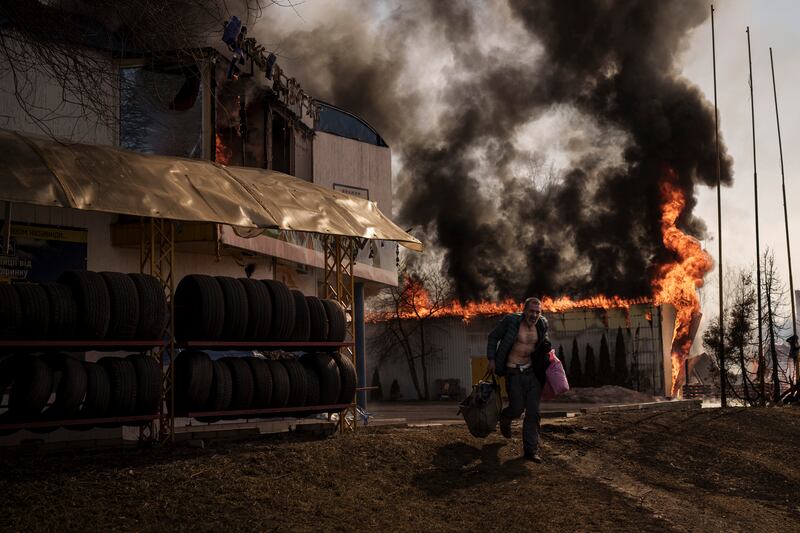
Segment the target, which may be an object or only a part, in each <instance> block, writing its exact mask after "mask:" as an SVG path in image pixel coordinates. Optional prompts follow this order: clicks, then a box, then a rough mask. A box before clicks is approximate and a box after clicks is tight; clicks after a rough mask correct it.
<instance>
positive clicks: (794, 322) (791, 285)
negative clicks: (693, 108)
mask: <svg viewBox="0 0 800 533" xmlns="http://www.w3.org/2000/svg"><path fill="white" fill-rule="evenodd" d="M769 66H770V68H771V69H772V95H773V96H774V97H775V122H776V123H777V125H778V153H779V154H780V158H781V189H782V190H783V220H784V223H785V225H786V255H787V257H788V258H789V301H790V302H791V304H792V335H793V336H794V340H793V342H792V346H794V343H796V342H797V315H796V311H795V305H794V278H793V277H792V246H791V244H790V243H789V209H788V207H787V205H786V174H785V173H784V169H783V145H782V144H781V117H780V115H779V114H778V89H777V88H776V84H775V63H774V61H773V60H772V47H771V46H770V48H769ZM795 357H796V359H795V361H794V368H795V384H798V383H800V372H798V371H797V369H798V363H800V354H795Z"/></svg>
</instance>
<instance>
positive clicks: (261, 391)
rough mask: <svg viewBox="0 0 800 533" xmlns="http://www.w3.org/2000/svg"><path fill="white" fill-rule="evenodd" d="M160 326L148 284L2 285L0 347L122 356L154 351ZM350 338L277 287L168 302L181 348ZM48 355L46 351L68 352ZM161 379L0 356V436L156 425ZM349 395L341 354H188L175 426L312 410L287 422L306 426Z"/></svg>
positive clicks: (223, 288) (331, 319)
mask: <svg viewBox="0 0 800 533" xmlns="http://www.w3.org/2000/svg"><path fill="white" fill-rule="evenodd" d="M167 320H168V310H167V302H166V298H165V296H164V292H163V289H162V285H161V283H160V281H159V280H158V279H156V278H154V277H152V276H148V275H145V274H121V273H115V272H87V271H68V272H65V273H64V274H63V275H62V276H61V277H60V278H59V279H58V281H57V282H55V283H38V284H37V283H14V284H0V340H11V341H16V340H19V341H44V340H50V341H53V340H55V341H58V340H64V341H67V340H74V341H83V342H86V344H85V345H83V344H81V347H80V348H83V349H94V348H99V349H103V348H102V347H98V345H92V341H117V342H115V343H112V344H108V345H107V346H105V349H114V350H118V349H120V348H119V347H120V346H125V341H134V340H135V341H143V340H145V341H147V340H150V341H154V342H153V344H154V345H155V344H158V343H159V342H160V341H159V339H161V338H162V337H163V332H164V329H165V326H166V324H167ZM345 331H346V319H345V313H344V310H343V309H342V307H341V305H340V304H339V303H338V302H336V301H334V300H325V299H320V298H317V297H314V296H305V295H303V293H302V292H300V291H298V290H294V289H289V288H288V287H287V286H286V285H285V284H283V283H281V282H279V281H275V280H263V281H262V280H254V279H249V278H242V279H235V278H231V277H224V276H217V277H212V276H206V275H189V276H186V277H184V278H183V279H182V280H181V282H180V283H179V284H178V287H177V289H176V291H175V334H176V338H177V340H178V342H179V343H180V342H184V341H190V340H195V341H252V343H253V347H257V346H258V345H259V344H260V343H264V342H287V343H294V346H297V344H298V343H314V342H329V343H340V342H342V341H344V339H345V336H346V333H345ZM21 344H24V343H21ZM55 344H56V346H54V347H53V348H52V349H53V350H62V349H66V348H64V347H63V346H58V345H57V343H55ZM80 348H78V349H80ZM336 348H337V347H336V346H335V345H334V346H330V347H326V348H318V349H323V350H324V349H330V350H336ZM28 350H33V348H31V349H28ZM161 375H162V368H161V366H160V364H159V362H158V360H157V359H156V358H154V357H152V356H148V355H144V354H130V355H128V356H126V357H103V358H101V359H100V360H99V361H97V362H86V361H82V360H79V359H78V358H76V357H75V356H74V355H71V354H68V353H60V352H56V351H52V352H48V353H22V352H14V353H5V354H3V353H0V399H2V401H0V405H2V406H1V407H0V425H14V424H17V425H25V424H29V423H36V427H32V428H30V429H31V430H32V431H39V432H45V431H51V430H54V429H56V428H58V427H60V426H61V425H62V424H61V423H64V422H66V421H72V423H70V424H67V425H66V426H65V427H68V428H70V429H75V430H84V429H88V428H91V427H95V426H102V427H114V426H119V425H121V423H122V422H121V421H120V420H119V419H120V418H122V417H135V416H152V415H154V414H155V413H157V411H158V410H159V407H160V405H161V401H162V381H161ZM355 383H356V377H355V368H354V367H353V364H352V362H351V361H350V360H349V359H347V358H345V357H342V356H341V355H340V354H339V353H338V352H336V351H331V352H329V353H323V352H319V353H308V354H305V355H302V357H299V358H297V357H284V358H279V359H266V358H263V357H230V356H229V357H223V358H221V359H217V360H212V359H211V358H210V357H209V356H208V354H206V353H205V352H200V351H195V350H183V351H182V352H181V353H180V354H179V355H178V357H177V359H176V361H175V382H174V385H175V387H174V391H175V404H174V414H176V415H180V416H185V415H186V414H188V413H197V412H205V413H216V414H210V415H208V416H204V417H202V418H201V420H204V421H208V422H213V421H216V420H219V419H226V418H232V417H233V418H241V416H240V415H239V414H237V413H236V412H237V411H248V410H250V411H252V410H261V409H280V408H286V407H291V408H298V407H313V409H310V410H309V411H307V412H306V411H302V410H300V411H297V410H295V411H293V413H294V414H295V415H300V416H302V415H304V414H307V413H311V412H325V409H323V408H321V407H320V406H323V407H324V406H331V405H336V404H344V403H349V402H350V401H351V400H352V398H353V396H354V393H355V386H356V385H355ZM6 397H7V398H8V400H7V401H6V400H5V398H6ZM98 419H105V420H98ZM83 420H86V423H85V424H83V423H78V424H75V423H74V422H75V421H83ZM48 422H52V424H49V423H48ZM128 423H130V424H131V425H139V424H140V423H141V421H129V422H128ZM9 431H10V430H5V432H6V433H8V432H9ZM0 434H3V431H2V430H0Z"/></svg>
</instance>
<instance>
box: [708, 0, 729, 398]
mask: <svg viewBox="0 0 800 533" xmlns="http://www.w3.org/2000/svg"><path fill="white" fill-rule="evenodd" d="M711 58H712V62H713V65H714V140H715V143H716V150H717V161H716V162H717V237H718V239H719V255H718V260H717V269H718V270H719V356H718V358H717V359H718V360H719V388H720V396H719V400H720V404H721V405H722V407H726V406H727V396H726V394H725V384H726V383H727V381H728V379H727V371H726V370H725V306H724V300H723V296H722V294H723V292H722V289H723V287H722V172H721V170H720V161H719V158H720V154H719V112H718V110H717V47H716V39H715V37H714V5H713V4H712V5H711Z"/></svg>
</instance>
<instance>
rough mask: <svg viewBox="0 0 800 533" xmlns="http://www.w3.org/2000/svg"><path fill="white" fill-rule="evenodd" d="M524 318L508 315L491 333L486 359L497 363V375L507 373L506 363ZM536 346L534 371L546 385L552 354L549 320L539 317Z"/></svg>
mask: <svg viewBox="0 0 800 533" xmlns="http://www.w3.org/2000/svg"><path fill="white" fill-rule="evenodd" d="M523 320H524V317H523V315H522V313H511V314H510V315H506V316H505V317H504V318H503V319H502V320H501V321H500V323H499V324H497V327H495V328H494V329H493V330H492V332H491V333H489V342H488V345H487V346H486V357H487V358H488V359H489V360H490V361H492V360H494V362H495V373H496V374H498V375H500V376H502V375H505V373H506V362H507V361H508V354H510V353H511V347H512V346H514V342H515V341H516V340H517V334H518V333H519V327H520V325H521V324H522V321H523ZM536 334H537V337H538V338H537V340H536V345H535V347H534V349H533V353H532V354H531V362H532V363H533V371H534V373H535V374H536V377H538V378H539V381H540V382H541V383H542V384H544V381H545V371H546V370H547V367H548V366H549V365H550V360H549V358H548V354H549V353H550V348H551V345H550V339H549V338H548V336H547V319H546V318H545V317H543V316H540V317H539V320H537V321H536Z"/></svg>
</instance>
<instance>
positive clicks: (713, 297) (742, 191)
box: [256, 0, 800, 317]
mask: <svg viewBox="0 0 800 533" xmlns="http://www.w3.org/2000/svg"><path fill="white" fill-rule="evenodd" d="M464 1H468V0H464ZM469 3H470V4H471V5H474V6H475V7H476V9H479V10H484V12H485V13H488V15H489V16H487V17H485V18H484V19H483V20H484V23H483V24H482V25H481V27H480V28H479V32H480V34H481V39H482V40H483V41H485V44H484V45H483V46H484V48H485V47H488V46H500V47H503V46H509V45H511V46H513V42H514V39H515V38H516V36H515V31H516V30H515V29H514V28H513V27H511V26H509V27H508V29H507V30H506V27H505V26H504V25H503V24H504V22H505V21H506V19H504V17H505V16H506V15H505V14H504V13H503V12H502V11H503V10H502V9H500V8H499V7H498V6H500V4H493V3H491V2H479V1H475V0H472V1H469ZM396 5H397V2H395V1H392V0H383V1H375V2H370V1H366V0H306V1H304V2H295V3H294V7H291V8H287V7H283V8H275V7H274V6H273V7H271V8H269V9H268V10H267V11H266V12H265V18H264V19H263V20H262V22H261V23H260V31H258V32H256V35H258V36H259V38H260V41H261V42H262V44H266V45H267V46H268V47H269V46H270V45H272V46H273V47H274V48H276V49H277V50H278V51H279V55H280V61H281V63H282V64H284V65H286V66H287V68H289V69H292V67H293V66H295V67H297V66H298V62H299V58H296V57H293V50H292V46H287V42H288V38H287V37H286V36H287V35H291V34H292V33H293V32H297V31H307V32H309V34H310V35H312V36H313V32H314V31H315V29H317V28H319V27H320V25H322V24H328V25H329V27H331V26H336V27H338V28H339V31H342V32H343V34H344V35H347V34H348V28H349V29H352V32H351V33H352V35H358V34H361V33H364V32H365V28H366V32H367V33H369V32H370V31H371V32H373V33H375V32H380V31H382V25H381V23H382V21H385V20H386V18H387V17H391V16H392V13H393V10H394V9H395V7H396ZM710 5H711V4H710V3H709V4H708V6H709V9H710ZM715 9H716V11H715V26H716V50H717V86H718V105H719V116H720V131H721V135H722V138H723V140H724V142H725V143H726V145H727V148H728V151H729V153H730V155H731V156H732V158H733V162H734V165H733V173H734V182H733V185H732V186H731V187H724V188H723V191H722V209H723V214H722V216H723V234H722V238H723V259H724V261H725V266H726V270H727V269H729V268H741V267H749V266H752V265H753V264H754V263H755V257H756V251H755V227H754V225H755V208H754V199H753V198H754V197H753V163H754V160H753V146H752V128H751V115H750V93H749V86H748V61H747V36H746V34H745V28H746V26H748V25H749V26H750V31H751V46H752V57H753V86H754V92H755V106H754V107H755V114H756V118H755V127H756V131H755V134H756V157H757V163H758V185H759V217H760V221H759V222H760V236H761V237H760V240H761V251H762V253H763V252H764V251H765V250H766V249H767V248H769V249H770V250H772V251H774V254H775V259H776V264H777V266H778V269H779V272H780V275H781V276H782V278H783V280H784V282H785V283H786V285H787V287H788V260H787V254H786V234H785V228H784V218H783V200H782V195H781V173H780V161H779V155H778V144H777V133H776V122H775V107H774V101H773V93H772V79H771V73H770V61H769V47H772V48H773V53H774V57H775V70H776V72H775V74H776V77H777V84H778V86H777V89H778V97H779V99H780V100H779V109H780V113H781V127H782V131H781V133H782V137H783V138H782V140H783V148H784V164H785V173H786V197H787V201H788V206H789V224H790V231H792V233H791V247H792V250H794V260H795V269H794V271H795V274H796V275H797V274H798V272H800V270H798V268H797V264H798V261H800V232H798V231H797V228H798V227H800V150H799V149H798V147H799V146H800V121H798V120H797V118H798V115H799V114H800V102H798V101H797V99H796V98H793V96H794V94H793V93H794V92H796V91H793V89H794V87H796V86H797V83H798V81H800V80H798V77H799V76H800V54H798V53H797V52H798V42H797V37H796V35H797V34H796V32H795V31H793V30H795V29H796V28H798V27H800V2H796V1H792V0H771V1H770V2H756V1H754V0H722V1H719V2H716V3H715ZM425 22H426V21H424V20H421V21H419V24H420V26H421V27H424V24H425ZM423 35H427V38H426V39H425V40H420V41H419V42H418V43H417V46H414V47H410V48H407V49H404V50H393V51H392V50H390V51H389V53H397V54H404V55H405V57H406V58H408V59H410V60H411V63H412V64H414V65H416V68H417V70H418V72H415V75H413V76H408V75H404V76H403V79H401V80H399V81H396V83H397V84H398V85H400V86H402V84H408V85H409V86H413V87H414V88H415V89H417V90H419V89H423V90H424V91H425V92H426V94H428V95H430V98H428V99H425V100H424V101H423V102H421V103H420V105H421V106H422V107H424V109H422V110H419V109H418V110H416V113H417V114H416V115H415V116H416V117H420V116H425V117H428V120H429V121H430V124H427V127H429V128H435V127H436V122H437V119H436V117H437V110H438V106H442V105H444V103H443V102H441V101H439V100H437V95H438V94H441V92H442V86H443V84H445V83H447V78H446V76H445V75H444V74H443V73H444V72H447V71H448V67H449V66H451V65H452V57H450V56H449V55H448V54H449V53H448V52H447V50H446V49H445V48H443V47H440V46H438V44H439V41H437V38H436V37H435V36H431V35H429V34H425V33H424V32H423ZM359 39H361V38H359ZM359 42H360V45H361V46H359V49H358V50H356V49H355V48H354V49H353V51H352V53H353V54H354V56H355V55H361V54H364V51H363V50H365V49H366V50H370V41H369V39H367V42H366V43H365V42H363V39H361V41H359ZM365 44H366V46H364V45H365ZM684 44H685V48H684V49H683V50H682V51H681V53H680V55H679V59H678V62H677V64H678V68H679V69H680V72H681V74H682V75H683V76H685V77H686V78H687V79H688V80H690V81H691V82H692V83H694V84H695V85H697V86H698V87H699V88H700V89H701V91H702V92H703V93H704V94H705V95H706V98H707V99H708V101H709V102H712V103H713V98H714V92H713V77H712V51H711V21H710V18H709V19H708V20H706V21H705V23H702V24H701V25H699V26H697V27H696V28H695V29H694V30H693V31H691V32H690V34H689V35H688V39H687V40H686V42H685V43H684ZM295 46H296V45H295ZM318 53H324V51H319V52H318ZM376 53H378V51H376ZM383 53H384V54H386V53H387V51H385V50H384V51H383ZM530 53H531V54H532V55H531V57H532V58H533V57H535V55H536V50H535V49H534V50H532V51H531V52H530ZM361 59H363V58H361ZM302 74H303V76H306V79H304V78H303V77H300V81H301V83H304V84H305V85H307V86H308V85H310V86H312V87H313V86H314V85H315V83H318V80H311V79H308V76H313V73H309V72H304V73H302ZM448 75H451V76H452V75H453V73H452V72H449V73H448ZM334 103H336V102H334ZM579 120H580V118H579V117H576V116H575V115H574V114H571V113H570V112H569V111H568V110H567V111H565V110H564V109H558V108H554V109H553V110H552V112H549V113H545V114H543V115H541V116H540V117H538V118H537V119H536V120H533V121H531V123H530V124H528V125H527V126H526V127H525V128H523V129H522V130H521V132H520V134H519V135H518V139H517V141H518V143H519V144H520V145H521V146H527V147H535V148H536V149H537V150H538V151H540V152H543V153H545V154H546V156H547V158H548V159H549V161H551V162H553V163H554V164H555V165H557V166H559V165H565V164H566V161H565V157H567V156H565V152H564V147H563V146H562V145H561V143H560V139H561V138H562V137H563V135H562V133H563V132H564V131H565V130H568V129H575V128H576V125H579V126H580V127H581V128H589V129H590V128H591V127H592V125H591V124H586V123H579V122H576V121H579ZM417 127H418V129H419V131H420V132H423V133H424V131H425V127H426V125H425V124H419V125H418V126H417ZM393 148H397V147H396V146H393ZM397 154H398V151H397V150H395V152H394V155H395V158H394V168H393V170H394V171H395V173H398V172H400V171H401V166H402V161H400V160H399V159H398V157H397ZM696 195H697V199H698V204H697V207H696V209H695V214H696V215H697V216H698V217H699V218H701V219H702V220H703V221H704V222H705V224H706V227H707V232H706V238H705V239H704V240H703V244H704V246H705V247H706V248H707V250H708V252H709V253H710V254H711V256H712V257H713V258H714V259H715V268H714V270H712V271H711V272H710V273H709V274H708V275H707V276H706V287H705V289H704V290H703V291H702V296H701V297H702V305H703V312H704V315H705V316H706V317H710V316H714V315H716V314H717V312H718V298H717V291H718V288H717V287H718V284H717V283H718V281H717V280H718V274H717V272H718V271H717V266H716V259H717V256H718V253H717V246H718V240H717V239H718V235H717V198H716V189H714V188H708V187H705V186H698V188H697V190H696ZM395 207H396V206H395ZM798 284H800V279H798V280H796V283H795V285H796V287H795V288H798V287H797V285H798ZM787 305H788V302H787ZM787 313H788V307H787Z"/></svg>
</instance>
